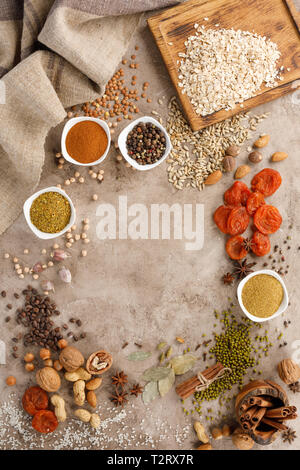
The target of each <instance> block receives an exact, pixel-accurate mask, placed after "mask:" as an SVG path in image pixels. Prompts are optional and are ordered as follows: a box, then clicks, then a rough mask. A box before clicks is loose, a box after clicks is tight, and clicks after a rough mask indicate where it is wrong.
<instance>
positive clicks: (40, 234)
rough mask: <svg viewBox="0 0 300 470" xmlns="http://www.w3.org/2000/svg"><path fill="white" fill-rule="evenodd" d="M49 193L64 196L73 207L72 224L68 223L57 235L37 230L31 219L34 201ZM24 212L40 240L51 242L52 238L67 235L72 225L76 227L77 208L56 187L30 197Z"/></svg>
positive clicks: (29, 224) (30, 226)
mask: <svg viewBox="0 0 300 470" xmlns="http://www.w3.org/2000/svg"><path fill="white" fill-rule="evenodd" d="M49 192H53V193H59V194H62V195H63V196H64V197H65V198H66V199H67V200H68V201H69V204H70V207H71V217H70V222H69V223H68V225H66V226H65V228H64V229H63V230H61V231H60V232H57V233H46V232H42V231H41V230H39V229H38V228H36V226H35V225H33V223H32V222H31V219H30V208H31V205H32V203H33V201H34V200H35V199H36V198H37V197H38V196H40V195H41V194H43V193H49ZM23 212H24V216H25V219H26V222H27V224H28V226H29V228H30V229H31V230H32V231H33V233H34V234H35V235H36V236H37V237H38V238H41V239H43V240H50V239H51V238H57V237H60V236H61V235H63V234H64V233H66V231H67V230H69V228H71V227H72V225H74V223H75V219H76V211H75V207H74V205H73V202H72V201H71V199H70V198H69V196H68V195H67V194H66V193H65V192H64V191H63V190H62V189H59V188H57V187H56V186H50V187H49V188H45V189H41V190H40V191H37V192H36V193H34V194H33V195H32V196H30V197H29V198H28V199H27V200H26V201H25V203H24V206H23Z"/></svg>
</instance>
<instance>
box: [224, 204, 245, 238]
mask: <svg viewBox="0 0 300 470" xmlns="http://www.w3.org/2000/svg"><path fill="white" fill-rule="evenodd" d="M249 221H250V218H249V214H248V212H247V210H246V208H245V207H244V206H240V207H235V208H234V209H232V210H231V212H230V214H229V216H228V220H227V233H229V234H230V235H240V234H241V233H243V232H245V230H246V228H247V227H248V225H249Z"/></svg>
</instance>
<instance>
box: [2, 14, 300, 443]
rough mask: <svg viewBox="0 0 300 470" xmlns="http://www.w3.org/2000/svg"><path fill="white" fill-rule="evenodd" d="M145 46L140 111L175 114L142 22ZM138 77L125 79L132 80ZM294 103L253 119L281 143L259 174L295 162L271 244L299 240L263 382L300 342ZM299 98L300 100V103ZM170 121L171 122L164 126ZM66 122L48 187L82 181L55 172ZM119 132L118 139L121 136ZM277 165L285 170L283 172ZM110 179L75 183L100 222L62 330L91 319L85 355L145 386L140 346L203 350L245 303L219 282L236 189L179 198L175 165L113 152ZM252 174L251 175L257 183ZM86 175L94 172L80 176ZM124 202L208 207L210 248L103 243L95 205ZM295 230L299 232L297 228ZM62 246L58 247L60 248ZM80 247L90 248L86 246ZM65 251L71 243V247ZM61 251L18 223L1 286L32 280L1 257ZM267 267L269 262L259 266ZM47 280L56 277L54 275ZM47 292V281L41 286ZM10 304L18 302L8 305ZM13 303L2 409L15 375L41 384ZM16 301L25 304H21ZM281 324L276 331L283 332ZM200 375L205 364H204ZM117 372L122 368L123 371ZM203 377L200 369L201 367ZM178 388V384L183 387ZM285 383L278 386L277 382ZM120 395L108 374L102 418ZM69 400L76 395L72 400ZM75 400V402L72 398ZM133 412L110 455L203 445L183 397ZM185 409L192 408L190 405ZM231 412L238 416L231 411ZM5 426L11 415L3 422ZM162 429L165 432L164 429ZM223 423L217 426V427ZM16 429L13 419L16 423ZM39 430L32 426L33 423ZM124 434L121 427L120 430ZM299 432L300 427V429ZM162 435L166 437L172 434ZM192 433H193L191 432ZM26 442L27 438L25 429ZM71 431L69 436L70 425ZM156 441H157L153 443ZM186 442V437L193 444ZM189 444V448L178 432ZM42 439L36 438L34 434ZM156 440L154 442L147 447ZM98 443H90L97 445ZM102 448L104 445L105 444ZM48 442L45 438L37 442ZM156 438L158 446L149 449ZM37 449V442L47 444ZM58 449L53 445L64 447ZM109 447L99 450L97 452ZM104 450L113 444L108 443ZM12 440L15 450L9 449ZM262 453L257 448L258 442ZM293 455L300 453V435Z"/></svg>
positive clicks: (64, 303) (68, 297) (61, 294)
mask: <svg viewBox="0 0 300 470" xmlns="http://www.w3.org/2000/svg"><path fill="white" fill-rule="evenodd" d="M135 44H138V45H139V46H140V50H139V51H138V61H139V63H140V68H139V70H138V73H137V75H138V83H139V84H142V83H143V82H144V81H145V80H147V81H149V82H150V87H149V95H150V96H151V97H152V99H153V103H152V104H146V103H141V102H140V103H141V105H140V109H141V113H142V114H150V113H151V110H152V109H156V110H157V111H159V112H160V113H161V115H162V116H163V118H165V117H166V115H167V106H166V105H164V106H159V105H158V104H157V100H158V98H162V97H163V96H165V100H164V102H165V103H167V101H168V99H169V97H171V96H172V95H173V94H174V89H173V87H172V85H171V83H170V80H169V77H168V74H167V72H166V70H165V67H164V65H163V63H162V60H161V58H160V55H159V52H158V50H157V48H156V46H155V44H154V42H153V40H152V37H151V35H150V33H149V31H148V29H147V27H146V25H145V23H143V24H142V25H141V27H140V30H139V31H138V33H137V35H136V37H135V38H134V40H133V41H132V45H131V47H130V48H129V52H128V54H127V55H128V56H129V55H130V53H134V52H133V51H134V45H135ZM131 75H132V74H131V72H128V73H127V76H128V77H130V76H131ZM296 98H297V97H296V96H295V97H294V99H293V100H292V96H287V97H284V98H282V99H280V100H278V101H276V102H273V103H269V104H267V105H265V106H262V107H260V108H259V109H256V110H255V112H257V114H258V113H262V112H266V111H270V112H271V116H270V117H269V118H268V119H267V120H266V121H265V122H263V123H262V124H261V125H260V127H259V128H258V131H257V132H256V135H259V133H260V132H266V133H270V134H271V142H270V144H269V146H268V147H267V148H266V149H265V150H264V152H263V153H264V155H265V160H264V163H262V164H260V166H258V167H257V169H261V168H263V167H264V166H268V158H269V155H271V154H272V153H273V152H274V151H277V150H282V151H286V152H288V154H289V158H288V160H286V161H285V162H283V163H279V164H277V165H276V168H277V169H279V170H280V172H281V174H282V176H283V184H282V186H281V188H280V190H279V191H278V192H277V193H276V194H275V195H274V196H272V199H271V201H272V202H271V203H272V204H274V205H275V206H277V207H278V208H279V210H280V212H281V214H282V216H283V224H282V228H281V229H280V230H279V232H277V233H276V234H275V235H274V236H272V245H273V246H274V245H275V244H276V243H277V244H279V245H281V244H282V242H283V240H284V239H285V238H286V236H287V235H288V234H289V235H291V237H292V240H291V242H290V244H291V250H290V252H289V254H288V256H287V261H286V262H287V263H288V264H289V265H290V271H289V274H288V276H287V277H286V284H287V288H288V291H289V294H290V299H291V306H290V307H289V309H288V311H287V312H286V314H285V315H284V317H279V318H277V319H275V320H274V321H272V322H271V323H267V324H266V325H267V329H268V330H269V335H270V336H271V337H272V339H273V338H274V349H273V351H272V353H271V354H270V355H269V357H268V358H265V359H263V360H262V367H261V368H262V370H263V377H264V378H266V379H274V380H277V379H278V377H277V372H276V364H277V363H278V361H279V360H281V359H283V358H286V357H290V356H291V354H292V353H293V349H292V342H293V341H294V340H297V339H300V329H299V320H298V310H299V299H298V296H297V288H298V284H299V283H298V271H299V261H298V260H299V252H298V245H297V243H298V244H300V243H299V242H300V240H299V235H298V233H299V229H300V218H299V210H298V206H297V202H298V201H299V184H298V181H299V178H300V163H299V162H300V160H299V145H300V135H299V117H300V93H299V92H298V99H296ZM297 101H298V104H297ZM164 122H165V121H164ZM61 129H62V126H60V127H59V128H57V129H53V130H51V132H50V133H49V137H48V138H47V141H46V143H45V151H46V155H47V158H46V165H45V168H44V172H43V176H42V179H41V182H40V188H43V187H46V186H49V185H55V184H57V183H61V182H62V181H63V180H64V179H65V178H67V177H69V176H72V175H73V173H74V171H75V168H74V167H68V166H66V169H64V170H62V171H59V170H57V169H56V166H55V163H54V158H53V154H54V152H56V151H58V150H59V147H60V144H59V139H60V132H61ZM119 130H120V129H119V128H118V130H117V132H116V136H115V137H117V135H118V133H119ZM246 147H247V145H244V148H243V151H242V152H241V154H240V156H239V163H244V162H246V161H247V151H246ZM274 168H275V165H274ZM103 169H104V170H105V180H104V182H103V184H102V185H100V186H99V185H97V183H96V182H94V181H93V180H91V179H90V178H88V177H86V184H83V185H79V184H76V185H75V184H74V185H72V186H71V187H70V189H69V190H68V194H69V195H70V196H71V197H72V199H73V202H74V203H75V206H76V209H77V213H78V225H79V224H80V221H81V220H82V218H83V217H89V219H90V221H91V222H90V233H89V238H90V239H91V243H90V245H87V249H88V256H87V257H86V258H80V257H79V252H80V249H81V247H80V246H79V245H78V244H76V245H75V247H74V249H73V250H71V251H72V258H71V259H70V260H68V262H67V263H66V265H68V267H70V269H71V271H72V275H73V283H72V286H64V285H62V284H60V283H59V282H56V291H55V294H54V299H55V301H56V302H57V305H58V306H59V308H60V309H61V311H62V317H61V318H60V319H58V324H62V323H64V322H65V321H67V320H68V318H70V317H71V316H75V317H80V318H81V319H82V320H83V329H84V331H86V332H87V334H88V336H87V339H86V340H83V341H81V343H80V348H81V349H82V351H83V352H84V353H86V354H88V353H90V352H92V351H94V350H96V349H98V348H102V347H103V348H105V349H107V350H109V351H111V353H112V354H113V356H114V366H115V369H124V370H125V371H126V372H127V373H128V374H129V377H130V380H131V381H132V382H133V381H139V377H140V374H141V373H142V372H143V370H144V369H145V368H146V367H149V366H151V365H153V364H155V363H156V356H157V353H156V352H154V354H153V357H152V358H151V359H149V360H148V361H146V362H140V363H130V362H128V361H127V360H126V356H127V354H128V353H129V352H131V351H134V350H135V349H136V347H135V346H134V345H133V343H134V342H138V343H142V344H143V347H144V349H145V350H154V349H155V347H156V345H157V344H158V343H159V342H160V341H161V340H162V339H165V340H166V341H167V342H169V343H170V344H174V350H175V352H180V351H182V350H183V347H182V346H179V345H176V344H175V336H177V335H180V336H183V337H185V338H186V340H187V342H186V346H190V347H191V349H192V350H193V349H194V348H195V346H196V345H197V344H198V343H199V342H201V336H202V334H203V333H205V334H206V336H207V338H209V336H210V333H211V331H212V328H213V323H214V322H215V320H214V316H213V310H214V309H215V308H216V309H220V310H222V309H224V308H226V307H227V304H228V302H227V297H228V296H229V297H232V298H235V292H236V286H232V287H225V286H223V285H222V282H221V281H220V278H221V276H222V275H223V274H224V272H227V271H228V270H229V269H230V268H231V265H230V263H229V261H228V260H227V258H226V255H225V252H224V238H223V236H222V235H221V234H220V232H219V231H218V230H217V228H216V227H215V225H214V223H213V221H212V213H213V211H214V209H215V208H216V207H217V206H218V205H220V204H221V202H222V195H223V192H224V191H225V189H227V187H229V185H230V184H231V183H232V175H226V176H224V178H223V179H222V181H221V182H219V183H218V185H216V186H214V187H209V188H207V189H206V190H205V191H203V192H202V193H199V192H197V191H195V190H185V191H182V192H175V191H174V190H173V188H172V187H171V186H170V184H169V183H168V181H167V174H166V164H165V163H164V164H162V165H161V166H159V167H158V168H156V169H154V170H153V171H149V172H137V171H135V172H134V171H132V170H131V169H127V168H125V165H124V164H123V163H121V164H120V165H117V164H116V162H115V152H114V150H112V151H111V152H110V155H109V158H107V159H106V161H105V162H104V164H103ZM255 170H256V168H254V169H253V172H252V174H250V175H248V177H247V178H246V180H245V181H246V182H247V183H249V182H250V180H251V177H252V175H253V173H254V172H255ZM82 173H83V174H84V173H87V172H84V171H83V172H82ZM95 192H97V193H98V194H99V201H98V202H97V203H92V202H90V196H91V195H92V194H93V193H95ZM119 195H127V197H128V203H129V204H132V203H134V202H140V203H144V204H146V205H147V206H148V207H150V204H152V203H167V204H170V205H171V204H173V203H175V202H178V203H180V204H184V203H193V204H196V203H202V204H204V206H205V243H204V248H203V249H202V250H201V251H199V252H197V251H195V252H189V251H186V250H185V247H184V243H185V242H184V241H173V240H170V241H161V240H153V241H150V240H139V241H132V240H122V241H120V240H106V241H100V240H98V239H97V237H96V232H95V229H96V224H97V217H96V208H97V205H98V203H103V202H109V203H112V204H116V203H117V200H118V196H119ZM290 224H293V229H291V230H289V228H288V227H289V226H290ZM58 243H59V242H58ZM78 243H80V242H78ZM61 245H62V242H61ZM50 247H51V243H47V242H46V243H45V242H43V241H42V240H38V239H36V238H35V237H34V236H33V234H32V233H31V231H30V230H29V228H28V227H27V225H26V223H25V220H24V217H23V215H20V217H19V219H18V220H17V221H16V223H15V224H14V225H13V226H12V227H10V229H9V230H8V231H7V232H6V233H5V234H4V235H2V237H1V239H0V252H1V261H0V278H1V290H2V289H6V290H7V291H8V297H9V296H10V297H11V296H12V293H13V292H14V291H16V290H20V289H22V288H23V286H26V285H27V284H28V282H29V281H28V280H24V281H20V280H19V279H18V278H17V277H16V276H15V274H14V272H13V265H12V263H11V262H9V261H4V260H3V259H2V254H3V253H4V252H7V251H8V252H10V253H13V254H15V255H16V256H19V257H20V258H21V259H24V260H25V259H28V260H30V263H32V264H33V263H34V262H36V261H38V260H39V259H40V258H41V256H40V252H41V249H42V248H49V249H50ZM24 248H29V249H30V255H27V257H25V256H24V255H22V253H23V250H24ZM261 264H262V262H260V266H261ZM56 270H57V269H56V268H55V269H53V268H52V270H49V278H51V279H54V278H55V279H56ZM44 277H48V274H45V275H44ZM33 284H34V285H37V286H38V285H39V282H34V283H33ZM7 300H8V299H7ZM6 303H7V302H6V301H5V300H0V305H1V307H0V308H1V318H0V321H1V329H0V339H2V340H4V341H6V342H7V345H8V351H9V352H8V357H7V366H0V376H1V381H0V397H1V399H0V402H2V403H3V402H4V401H6V400H7V398H8V396H9V394H10V393H11V392H12V390H11V389H8V387H7V386H5V385H4V378H5V377H6V376H7V375H9V374H11V373H13V374H15V375H16V376H17V379H18V386H17V388H15V389H14V391H15V392H16V393H17V396H18V397H20V396H21V395H22V393H23V391H24V388H25V387H26V386H27V385H28V384H29V383H32V382H33V381H34V377H33V376H30V377H29V375H28V374H27V373H24V370H23V366H22V364H21V361H20V360H15V359H13V358H12V357H11V356H10V347H11V337H12V336H14V335H15V332H16V331H18V329H16V328H15V326H14V322H10V323H9V324H5V323H4V318H5V316H6V315H7V312H6V309H5V305H6ZM15 305H16V304H15ZM284 319H290V320H291V321H292V325H291V326H290V327H289V328H288V329H286V330H284V328H283V321H284ZM276 328H278V332H276V331H275V330H276ZM282 330H284V331H283V332H284V338H283V339H284V340H286V341H287V342H288V345H287V346H286V347H285V348H281V349H278V342H277V341H276V340H275V337H276V336H278V334H279V332H280V331H282ZM125 341H128V342H129V346H128V347H127V348H126V349H125V350H121V346H122V344H123V343H124V342H125ZM199 368H200V369H201V370H202V369H203V368H204V366H203V364H202V363H201V361H199ZM115 369H113V370H115ZM196 370H198V367H196ZM177 380H178V381H179V379H177ZM278 380H279V381H280V379H278ZM109 391H110V386H109V376H108V377H106V379H105V380H104V386H103V388H102V390H101V391H99V393H98V395H99V398H100V414H101V416H102V417H104V418H105V417H109V416H110V415H111V411H110V409H111V408H112V407H111V404H110V402H109V399H108V394H109ZM68 393H69V392H66V396H68ZM289 397H290V399H291V402H292V403H293V404H295V405H298V406H300V401H299V398H300V394H298V395H297V394H296V395H293V394H292V393H291V392H289ZM69 402H71V399H70V397H69ZM131 403H133V405H134V406H133V407H131V405H130V406H129V408H128V410H130V412H129V411H128V412H127V416H126V418H125V419H124V425H126V426H128V429H129V430H130V432H133V430H135V429H140V426H142V429H141V430H140V434H139V436H140V437H139V438H138V437H137V434H134V437H133V439H132V440H131V443H130V445H129V444H125V441H122V439H121V438H120V439H119V440H118V439H117V437H116V436H117V434H118V433H119V432H120V429H119V427H118V426H117V427H116V425H115V424H112V425H108V426H107V428H106V429H105V430H103V433H104V434H105V439H104V441H105V447H107V448H125V447H126V448H136V447H137V448H147V447H149V446H150V444H149V442H150V441H151V439H153V441H151V442H153V445H154V447H156V448H159V449H171V448H174V449H177V448H185V449H191V448H193V446H194V445H195V435H194V433H193V430H192V421H193V417H192V416H191V415H190V416H184V414H183V412H182V409H181V404H180V402H179V400H178V399H177V397H176V394H175V392H174V391H171V392H170V393H169V394H168V396H166V397H165V398H164V399H157V400H156V401H154V402H153V403H152V404H151V405H149V406H148V407H145V406H144V405H143V404H142V402H141V400H140V398H139V399H138V400H136V401H132V402H131ZM210 406H211V407H212V408H213V410H214V414H216V413H217V410H218V403H217V402H211V403H210V404H209V407H210ZM187 408H189V409H192V405H191V403H187ZM228 415H229V416H231V415H233V413H232V406H231V407H230V410H229V411H228ZM0 419H1V416H0ZM158 422H162V423H163V424H162V428H160V425H158ZM217 422H218V421H216V423H217ZM12 424H13V423H12ZM28 426H29V424H28ZM122 426H123V425H122ZM292 427H293V428H294V429H297V428H298V430H299V432H300V428H299V424H298V421H297V422H295V423H293V424H292ZM162 429H164V431H163V430H162ZM185 429H186V432H184V433H183V431H184V430H185ZM17 434H18V433H17ZM61 434H62V435H63V434H64V430H63V427H62V431H61ZM147 434H148V435H150V436H151V439H150V441H149V439H148V438H146V436H147ZM183 434H184V436H183ZM178 435H180V436H181V438H180V439H181V443H180V442H179V439H177V438H176V436H178ZM22 439H23V438H22V436H20V437H19V442H20V446H21V447H23V448H27V447H29V445H30V444H29V443H28V442H27V443H26V442H24V441H23V440H22ZM34 439H37V438H36V437H34ZM147 439H148V440H147ZM53 440H55V438H53V437H48V438H46V439H45V441H44V443H43V444H41V446H42V445H43V446H45V447H48V446H50V447H51V446H53V444H51V443H52V441H53ZM88 440H89V438H88ZM104 441H103V442H104ZM36 442H38V440H37V441H36ZM147 442H148V443H147ZM37 445H39V444H37ZM54 445H55V444H54ZM85 445H86V446H87V447H92V441H91V440H90V442H89V443H88V444H82V443H79V444H78V447H81V448H83V447H84V446H85ZM214 445H215V447H216V448H224V449H231V448H232V444H231V441H230V439H226V440H222V441H219V442H218V443H215V444H214ZM2 446H3V447H5V446H6V444H5V439H2V442H1V444H0V447H2ZM97 446H98V447H99V444H96V447H97ZM103 446H104V445H103ZM11 447H12V444H8V448H11ZM287 447H288V446H287V445H285V444H283V443H282V441H281V439H280V438H278V440H277V441H276V442H275V443H273V444H272V445H271V446H269V447H268V449H278V448H287ZM256 448H257V449H258V448H259V447H258V446H256ZM288 448H289V449H299V448H300V439H299V438H298V439H297V440H296V441H295V442H294V444H293V445H292V446H289V447H288Z"/></svg>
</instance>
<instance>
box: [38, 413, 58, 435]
mask: <svg viewBox="0 0 300 470" xmlns="http://www.w3.org/2000/svg"><path fill="white" fill-rule="evenodd" d="M57 426H58V421H57V418H56V416H55V414H54V413H53V411H50V410H41V411H38V412H37V413H36V414H35V415H34V417H33V420H32V427H33V428H34V429H35V430H36V431H38V432H41V433H42V434H48V433H50V432H53V431H55V429H56V428H57Z"/></svg>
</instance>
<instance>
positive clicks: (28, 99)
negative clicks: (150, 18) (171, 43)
mask: <svg viewBox="0 0 300 470" xmlns="http://www.w3.org/2000/svg"><path fill="white" fill-rule="evenodd" d="M174 3H177V2H176V0H143V1H140V0H127V1H125V0H1V6H0V77H2V79H1V82H0V85H1V86H0V233H3V232H4V231H5V230H6V228H7V227H8V226H9V225H10V224H11V223H12V222H13V221H14V220H15V219H16V217H17V216H18V215H19V213H20V211H21V209H22V205H23V203H24V201H25V199H26V198H27V197H28V196H29V195H30V194H32V192H34V189H35V187H36V186H37V184H38V182H39V178H40V175H41V171H42V167H43V163H44V142H45V138H46V136H47V133H48V131H49V129H51V127H53V126H56V125H57V124H59V123H60V122H61V121H62V120H63V119H64V117H65V108H66V107H68V106H71V105H74V104H78V103H82V102H85V101H88V100H92V99H94V98H95V97H96V96H99V95H100V94H101V93H102V92H103V89H104V86H105V84H106V82H107V81H108V80H109V78H110V77H111V75H112V74H113V73H114V71H115V69H116V67H117V64H118V63H119V62H120V59H121V57H122V56H123V55H124V53H125V51H126V49H127V46H128V43H129V41H130V39H131V36H132V34H133V33H134V31H135V29H136V27H137V25H138V22H139V19H140V16H141V12H143V11H145V10H149V9H154V8H160V7H165V6H170V5H172V4H174ZM3 84H4V85H3ZM4 87H5V90H6V101H5V104H1V102H2V100H3V98H4V97H3V88H4Z"/></svg>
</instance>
